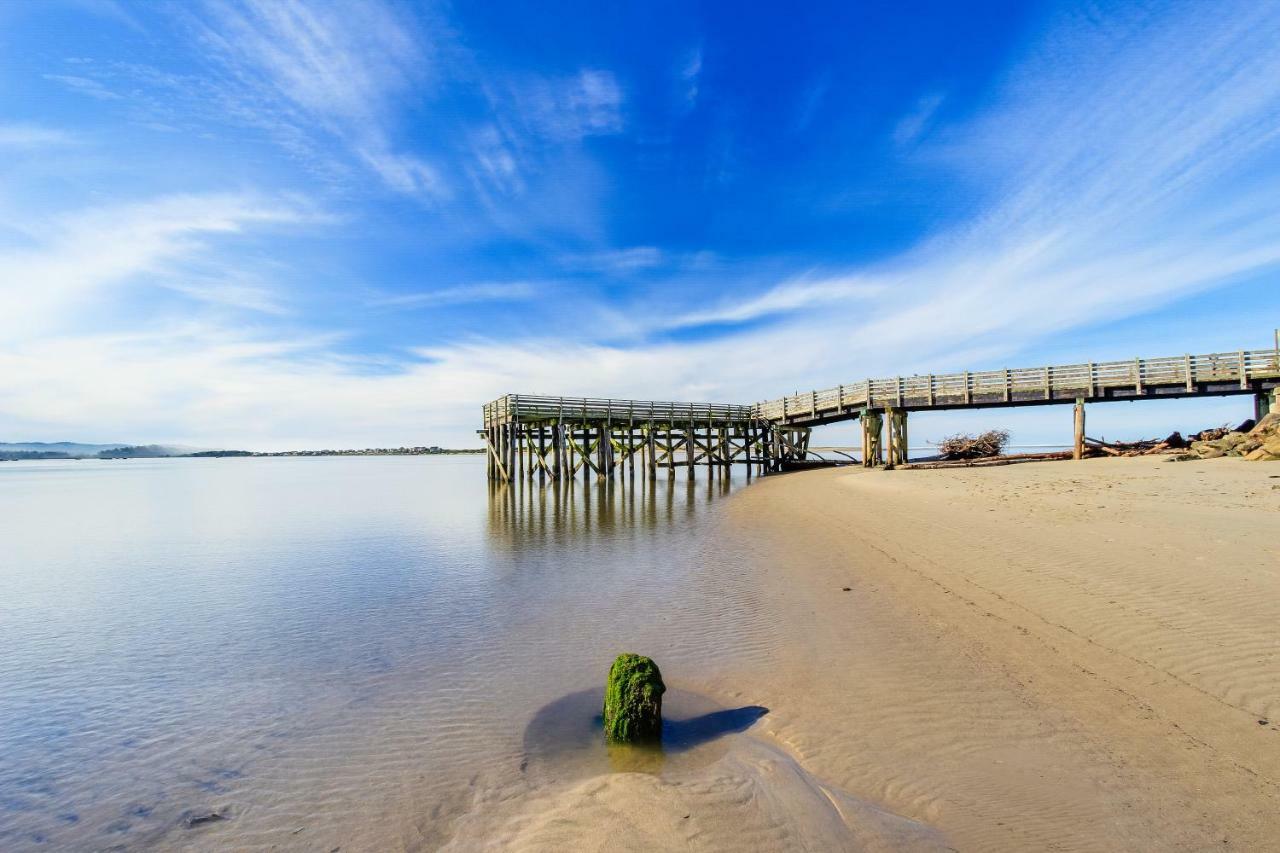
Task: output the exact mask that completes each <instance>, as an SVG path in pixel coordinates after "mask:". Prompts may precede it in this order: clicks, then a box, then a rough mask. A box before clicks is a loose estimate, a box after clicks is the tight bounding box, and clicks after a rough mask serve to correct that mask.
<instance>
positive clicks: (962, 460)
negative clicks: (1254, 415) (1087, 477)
mask: <svg viewBox="0 0 1280 853" xmlns="http://www.w3.org/2000/svg"><path fill="white" fill-rule="evenodd" d="M1008 440H1009V433H1008V432H1006V431H1005V430H991V431H990V432H985V433H983V434H982V435H980V436H977V437H974V436H968V435H953V436H951V437H950V438H947V439H944V440H943V441H942V442H941V443H940V444H939V445H938V450H939V459H938V460H936V461H928V462H913V463H911V464H910V465H908V466H906V467H909V468H985V467H988V466H993V465H1012V464H1015V463H1018V462H1040V461H1048V460H1052V459H1071V458H1072V453H1071V451H1070V450H1066V451H1061V452H1054V453H1016V454H1010V455H1007V456H1006V455H1004V453H1003V450H1004V447H1005V444H1006V443H1007V442H1008ZM1084 442H1085V443H1084V456H1085V457H1086V458H1090V457H1092V458H1098V457H1104V456H1126V457H1127V456H1154V455H1157V454H1163V453H1170V454H1177V455H1176V456H1174V457H1173V458H1174V461H1178V462H1181V461H1187V460H1192V459H1216V458H1217V457H1219V456H1238V457H1243V458H1245V459H1248V460H1251V461H1280V414H1271V415H1267V416H1266V417H1265V418H1263V419H1262V420H1261V421H1258V422H1257V423H1256V424H1255V423H1254V422H1253V421H1251V420H1248V421H1245V422H1244V423H1242V424H1240V425H1239V426H1237V427H1235V428H1232V427H1230V426H1225V425H1224V426H1220V427H1214V428H1212V429H1206V430H1201V431H1200V432H1197V433H1195V434H1193V435H1191V436H1189V437H1184V436H1183V435H1182V433H1180V432H1174V433H1171V434H1170V435H1168V436H1166V437H1165V438H1148V439H1142V440H1139V441H1101V440H1099V439H1096V438H1086V439H1085V440H1084Z"/></svg>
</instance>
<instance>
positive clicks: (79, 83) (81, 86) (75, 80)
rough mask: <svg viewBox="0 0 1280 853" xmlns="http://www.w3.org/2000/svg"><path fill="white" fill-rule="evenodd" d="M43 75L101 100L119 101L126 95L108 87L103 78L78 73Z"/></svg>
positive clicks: (47, 78) (75, 90)
mask: <svg viewBox="0 0 1280 853" xmlns="http://www.w3.org/2000/svg"><path fill="white" fill-rule="evenodd" d="M43 76H44V79H46V80H52V81H53V82H55V83H61V84H62V85H63V86H66V87H67V88H68V89H71V90H72V91H74V92H79V93H80V94H82V95H88V96H89V97H90V98H96V99H97V100H99V101H119V100H122V99H123V98H124V95H121V94H120V93H119V92H116V91H114V90H112V89H109V88H107V86H106V85H105V84H103V82H102V81H101V80H96V79H94V78H92V77H82V76H80V75H78V74H45V75H43Z"/></svg>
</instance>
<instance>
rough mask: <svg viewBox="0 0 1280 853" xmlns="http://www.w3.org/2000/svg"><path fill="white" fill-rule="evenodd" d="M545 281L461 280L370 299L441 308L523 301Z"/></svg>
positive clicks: (381, 305)
mask: <svg viewBox="0 0 1280 853" xmlns="http://www.w3.org/2000/svg"><path fill="white" fill-rule="evenodd" d="M544 288H545V285H541V284H539V283H538V282H532V281H494V282H479V283H475V284H460V285H456V286H454V287H441V288H438V289H436V290H424V291H418V292H414V293H398V294H396V295H394V296H380V297H377V298H374V299H370V300H369V302H368V304H369V305H370V306H372V307H375V308H439V307H443V306H447V305H469V304H474V303H477V302H520V301H523V300H526V299H533V298H534V297H535V296H536V295H537V293H538V291H539V290H540V289H544Z"/></svg>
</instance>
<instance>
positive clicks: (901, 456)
mask: <svg viewBox="0 0 1280 853" xmlns="http://www.w3.org/2000/svg"><path fill="white" fill-rule="evenodd" d="M885 416H886V420H888V427H889V464H890V465H905V464H906V462H907V413H906V411H904V410H903V409H886V410H885Z"/></svg>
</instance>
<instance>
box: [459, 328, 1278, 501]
mask: <svg viewBox="0 0 1280 853" xmlns="http://www.w3.org/2000/svg"><path fill="white" fill-rule="evenodd" d="M1278 387H1280V347H1277V348H1276V349H1267V350H1239V351H1237V352H1232V353H1210V354H1207V355H1180V356H1172V357H1168V358H1154V359H1141V358H1135V359H1133V360H1131V361H1108V362H1087V363H1083V364H1068V365H1050V366H1044V367H1031V368H1017V369H1006V370H990V371H982V372H975V373H970V372H965V373H948V374H938V375H934V374H929V375H926V376H921V375H915V376H897V377H893V378H891V379H865V380H862V381H859V382H855V383H852V384H848V385H838V386H836V387H834V388H827V389H824V390H821V391H819V390H814V391H809V392H807V393H803V394H793V395H791V396H789V397H781V398H778V399H775V400H769V401H766V402H763V403H756V404H755V405H751V406H745V405H731V404H711V403H664V402H654V401H647V400H608V399H596V398H590V397H539V396H529V395H523V394H509V395H507V396H505V397H502V398H500V399H498V400H495V401H494V402H492V403H488V404H486V405H485V407H484V429H483V430H481V432H480V434H481V436H482V437H483V438H484V441H485V446H486V447H487V448H488V458H489V476H490V478H491V479H497V480H511V479H515V478H520V477H530V478H532V477H535V476H537V477H539V478H543V479H546V478H551V479H554V480H559V479H564V478H570V479H571V478H573V477H575V476H577V475H578V474H579V473H581V474H582V476H583V477H591V476H593V475H594V476H595V477H597V478H602V479H603V478H608V477H612V476H615V475H620V474H625V475H629V476H632V477H634V476H635V471H636V467H637V464H638V465H639V467H640V468H641V469H642V471H643V472H644V473H645V475H646V476H648V477H651V478H652V477H656V476H657V472H658V470H659V469H666V470H667V471H668V473H669V474H672V473H674V472H675V470H677V469H678V468H681V467H683V468H686V469H687V471H688V472H689V474H690V475H692V474H693V472H694V469H695V467H696V466H699V465H701V466H706V467H707V468H708V469H709V470H719V471H722V472H725V471H727V470H728V468H729V466H731V465H735V464H742V465H745V466H746V468H747V471H748V473H751V472H753V471H756V472H769V471H777V470H782V469H785V468H786V467H788V466H789V465H793V464H800V463H804V462H805V461H806V459H807V457H808V455H809V450H808V447H809V433H810V430H811V429H812V428H813V427H815V426H821V425H824V424H831V423H839V422H843V421H853V420H857V421H859V422H860V423H861V426H862V464H864V465H869V466H871V465H881V464H886V463H887V464H889V465H899V464H903V463H905V462H906V461H907V415H908V413H909V412H918V411H935V410H936V411H943V410H950V409H981V408H1000V407H1008V406H1044V405H1055V404H1057V405H1062V404H1071V405H1072V406H1073V407H1074V422H1075V448H1076V456H1077V458H1079V456H1080V455H1081V452H1082V450H1083V445H1084V429H1085V405H1086V404H1087V403H1094V402H1104V401H1113V400H1131V401H1136V400H1157V399H1171V398H1178V397H1210V396H1224V395H1229V394H1252V395H1254V397H1255V400H1256V404H1255V405H1256V408H1255V411H1256V412H1257V414H1258V416H1259V417H1260V416H1261V415H1263V414H1265V413H1266V412H1268V411H1280V403H1278V402H1277V388H1278ZM886 433H887V435H886Z"/></svg>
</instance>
